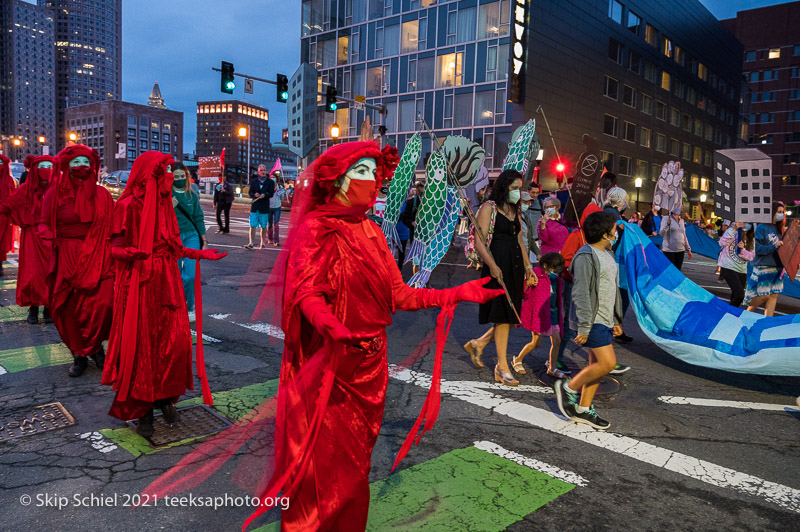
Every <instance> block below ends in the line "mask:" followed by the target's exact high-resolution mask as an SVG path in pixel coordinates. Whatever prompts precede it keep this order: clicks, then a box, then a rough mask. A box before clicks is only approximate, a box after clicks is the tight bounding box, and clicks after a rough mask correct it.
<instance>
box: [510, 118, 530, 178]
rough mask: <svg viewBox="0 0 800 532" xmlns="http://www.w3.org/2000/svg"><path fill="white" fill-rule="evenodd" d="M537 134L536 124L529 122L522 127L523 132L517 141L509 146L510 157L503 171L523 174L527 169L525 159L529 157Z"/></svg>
mask: <svg viewBox="0 0 800 532" xmlns="http://www.w3.org/2000/svg"><path fill="white" fill-rule="evenodd" d="M534 133H536V122H535V121H534V120H528V122H527V123H526V124H525V125H524V126H522V131H520V133H519V135H517V139H516V140H515V141H514V142H512V143H511V144H509V145H508V155H506V158H505V160H504V161H503V170H512V169H513V170H516V171H517V172H522V170H523V169H524V167H525V157H526V156H527V155H528V148H529V147H530V144H531V140H533V135H534Z"/></svg>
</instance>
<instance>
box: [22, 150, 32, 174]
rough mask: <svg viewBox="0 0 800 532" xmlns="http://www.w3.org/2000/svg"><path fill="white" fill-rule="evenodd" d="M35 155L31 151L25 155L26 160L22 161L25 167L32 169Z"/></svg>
mask: <svg viewBox="0 0 800 532" xmlns="http://www.w3.org/2000/svg"><path fill="white" fill-rule="evenodd" d="M34 157H35V156H34V155H33V154H32V153H29V154H28V155H26V156H25V160H24V161H22V165H23V166H24V167H25V168H27V169H28V170H30V168H31V163H33V158H34Z"/></svg>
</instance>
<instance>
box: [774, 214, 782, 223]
mask: <svg viewBox="0 0 800 532" xmlns="http://www.w3.org/2000/svg"><path fill="white" fill-rule="evenodd" d="M782 221H783V213H782V212H779V213H778V214H776V215H775V222H776V223H781V222H782Z"/></svg>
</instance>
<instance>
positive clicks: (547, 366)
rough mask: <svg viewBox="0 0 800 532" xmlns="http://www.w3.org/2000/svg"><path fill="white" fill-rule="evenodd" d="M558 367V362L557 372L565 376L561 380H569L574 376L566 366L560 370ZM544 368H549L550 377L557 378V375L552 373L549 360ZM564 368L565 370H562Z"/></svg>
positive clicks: (557, 364)
mask: <svg viewBox="0 0 800 532" xmlns="http://www.w3.org/2000/svg"><path fill="white" fill-rule="evenodd" d="M558 366H559V363H558V362H556V371H558V372H560V373H561V374H562V375H564V377H561V378H567V377H569V376H570V375H572V372H571V371H569V369H568V368H567V367H566V366H561V367H560V368H559V367H558ZM544 367H545V368H547V374H548V375H550V376H551V377H555V373H550V361H549V360H548V361H546V362H545V363H544ZM562 368H564V369H562Z"/></svg>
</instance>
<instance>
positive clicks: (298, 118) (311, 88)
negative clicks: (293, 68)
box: [286, 63, 319, 157]
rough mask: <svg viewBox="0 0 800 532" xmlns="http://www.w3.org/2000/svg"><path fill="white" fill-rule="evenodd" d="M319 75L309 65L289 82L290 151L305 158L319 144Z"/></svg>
mask: <svg viewBox="0 0 800 532" xmlns="http://www.w3.org/2000/svg"><path fill="white" fill-rule="evenodd" d="M318 78H319V73H318V72H317V70H316V69H315V68H313V67H311V66H309V65H308V64H307V63H303V64H302V65H300V68H298V69H297V72H295V73H294V75H293V76H292V79H290V80H289V99H288V101H287V103H288V105H287V106H286V113H287V123H288V125H289V151H291V152H292V153H294V154H295V155H297V156H298V157H305V156H306V155H308V153H309V152H310V151H311V150H313V149H314V147H315V146H316V145H317V144H318V143H319V132H318V131H317V82H318V81H317V80H318Z"/></svg>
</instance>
